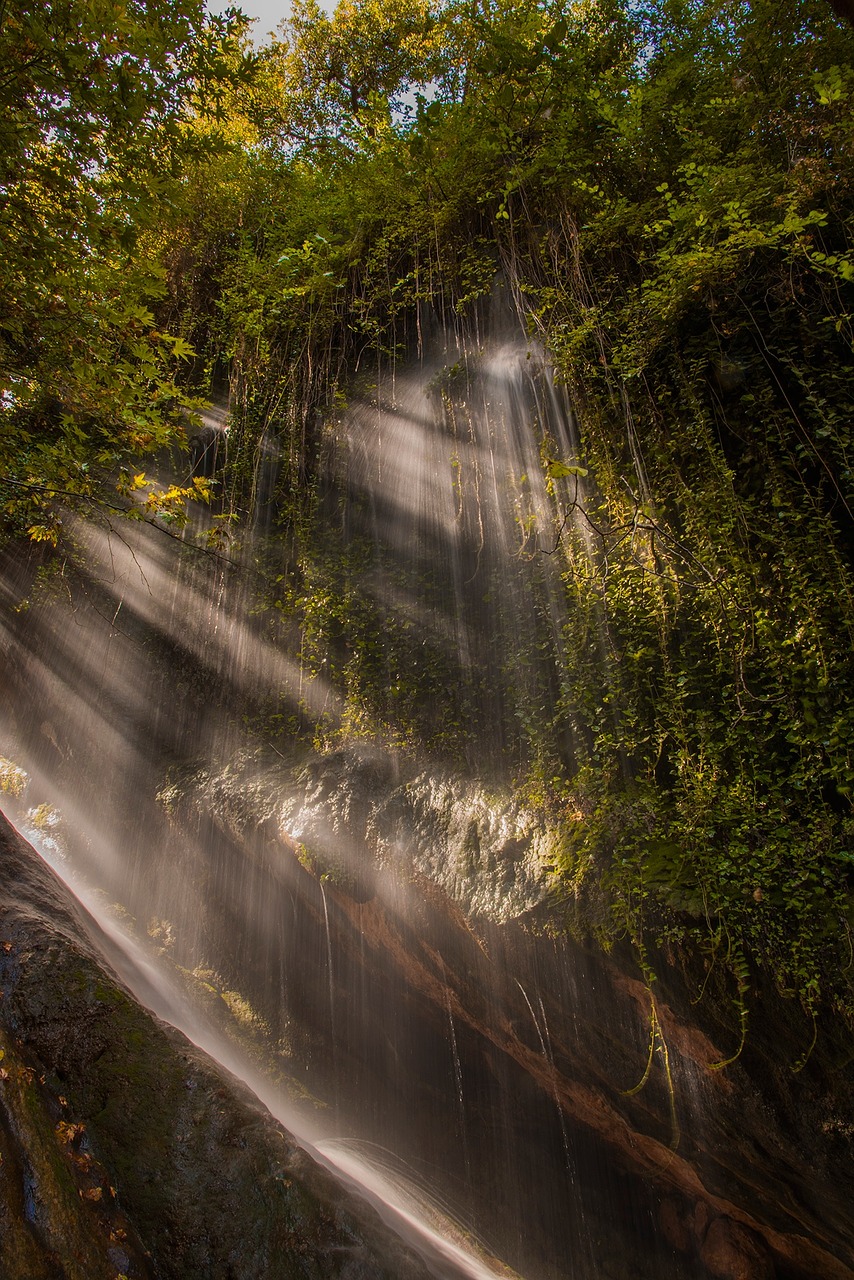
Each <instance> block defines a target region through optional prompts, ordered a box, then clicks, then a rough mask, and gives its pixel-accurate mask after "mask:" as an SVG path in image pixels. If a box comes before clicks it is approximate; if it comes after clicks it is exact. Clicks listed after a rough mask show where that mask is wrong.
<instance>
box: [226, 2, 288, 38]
mask: <svg viewBox="0 0 854 1280" xmlns="http://www.w3.org/2000/svg"><path fill="white" fill-rule="evenodd" d="M229 7H231V8H234V9H242V10H243V12H244V13H245V14H247V15H248V17H250V18H257V19H258V22H256V24H255V26H254V28H253V31H252V34H253V36H254V38H255V43H256V44H265V43H266V41H267V39H268V36H269V33H270V32H271V31H275V29H276V27H277V26H278V25H279V23H280V22H281V20H282V18H284V17H285V16H286V15H287V14H288V13H290V8H291V6H290V4H289V3H288V0H207V9H208V12H209V13H223V12H224V10H226V9H228V8H229Z"/></svg>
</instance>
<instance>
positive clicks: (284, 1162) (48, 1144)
mask: <svg viewBox="0 0 854 1280" xmlns="http://www.w3.org/2000/svg"><path fill="white" fill-rule="evenodd" d="M0 904H2V905H0V943H2V945H0V990H2V999H0V1050H2V1054H3V1056H2V1059H1V1060H0V1158H2V1166H0V1172H2V1176H0V1239H2V1268H0V1272H1V1273H2V1276H3V1280H59V1278H60V1277H61V1278H62V1280H102V1278H103V1280H115V1277H116V1275H117V1274H118V1273H119V1269H120V1270H121V1273H122V1274H124V1275H127V1276H128V1277H130V1280H146V1278H148V1277H157V1278H158V1280H196V1278H197V1280H215V1278H217V1277H222V1278H223V1280H224V1278H225V1277H226V1276H227V1277H229V1280H257V1278H258V1277H261V1276H263V1277H265V1280H297V1277H299V1278H300V1280H302V1278H305V1280H309V1278H313V1280H404V1278H406V1280H423V1278H424V1277H425V1276H426V1274H427V1272H426V1270H425V1267H424V1265H423V1264H422V1262H421V1261H420V1260H419V1259H418V1258H417V1257H415V1256H414V1255H413V1254H412V1253H411V1252H410V1251H409V1250H408V1249H407V1248H405V1247H404V1246H403V1245H402V1243H401V1242H400V1241H399V1240H398V1239H397V1238H396V1237H395V1236H394V1235H393V1234H392V1233H391V1232H390V1231H388V1230H387V1229H386V1228H385V1227H384V1226H383V1225H382V1224H381V1223H380V1221H379V1219H378V1218H377V1217H376V1216H375V1214H374V1213H373V1211H372V1210H371V1209H369V1208H368V1207H367V1206H366V1205H365V1204H363V1203H362V1202H361V1201H359V1200H357V1199H355V1198H354V1197H353V1196H352V1195H351V1194H349V1193H348V1192H345V1191H344V1190H343V1189H342V1188H341V1187H340V1186H339V1185H338V1184H337V1183H336V1182H335V1181H334V1180H333V1179H332V1178H331V1177H330V1176H329V1175H328V1174H327V1173H326V1172H325V1171H324V1170H322V1169H321V1168H320V1167H319V1166H317V1165H316V1164H315V1163H314V1162H313V1161H312V1160H311V1159H310V1158H309V1157H308V1155H307V1154H306V1153H305V1152H304V1151H303V1150H302V1149H300V1148H299V1147H298V1146H297V1145H296V1143H295V1142H294V1141H293V1139H292V1138H290V1137H289V1135H288V1134H287V1133H286V1132H285V1131H284V1130H283V1129H282V1127H281V1126H280V1125H278V1124H277V1123H276V1122H275V1121H274V1120H273V1119H272V1117H271V1116H270V1115H269V1114H268V1113H267V1112H266V1111H265V1110H264V1108H263V1107H262V1106H261V1105H260V1104H259V1103H258V1102H257V1100H256V1099H255V1098H254V1097H253V1096H252V1095H251V1094H249V1092H248V1091H247V1090H246V1089H244V1088H243V1087H242V1086H241V1085H240V1084H239V1083H238V1082H237V1081H235V1080H233V1079H232V1078H231V1077H229V1076H227V1075H226V1073H224V1072H223V1071H222V1070H221V1069H219V1068H218V1067H216V1066H215V1065H214V1064H213V1063H212V1062H211V1061H210V1060H209V1059H208V1058H206V1056H205V1055H204V1054H203V1053H202V1052H201V1051H200V1050H198V1049H196V1048H195V1047H194V1046H192V1045H191V1044H190V1043H189V1042H188V1041H186V1040H185V1039H184V1038H183V1037H182V1036H181V1035H180V1034H178V1033H177V1032H175V1031H173V1030H172V1029H171V1028H167V1027H165V1026H163V1025H162V1024H160V1023H159V1022H157V1020H155V1019H154V1018H153V1017H152V1016H151V1015H149V1014H147V1013H146V1012H145V1011H144V1010H143V1009H142V1008H141V1007H140V1006H139V1005H138V1004H137V1003H136V1001H135V1000H134V999H133V998H132V997H131V996H130V995H129V994H128V993H127V992H126V991H125V990H124V989H123V988H122V986H121V985H120V983H119V982H118V981H117V980H116V979H115V978H114V976H113V975H111V974H110V973H109V972H108V971H107V970H106V969H105V967H104V965H103V964H102V963H101V962H99V960H98V959H97V956H96V951H95V948H94V946H93V942H92V934H91V929H92V928H93V927H94V926H92V924H91V921H89V920H88V918H87V917H86V915H85V913H84V912H83V911H82V909H80V908H79V907H78V906H77V904H76V903H75V902H74V900H73V898H71V896H70V895H69V894H68V893H67V892H66V891H65V890H64V888H63V887H62V886H61V885H60V884H59V883H58V882H57V881H56V880H55V878H54V877H53V876H52V874H51V873H50V872H49V870H48V869H47V868H46V867H45V866H44V865H43V864H42V863H41V862H40V860H39V859H38V857H37V855H36V854H35V853H34V851H33V850H31V849H30V848H29V846H27V845H26V844H25V843H24V842H23V841H22V840H21V839H20V838H18V837H17V836H16V835H15V833H14V832H13V831H12V830H11V829H10V828H9V827H8V825H7V824H6V823H5V820H2V819H0Z"/></svg>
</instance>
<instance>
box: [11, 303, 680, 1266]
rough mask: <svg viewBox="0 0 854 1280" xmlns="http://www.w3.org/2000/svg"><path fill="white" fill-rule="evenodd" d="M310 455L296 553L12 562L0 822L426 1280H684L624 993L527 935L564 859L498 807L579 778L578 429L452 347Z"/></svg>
mask: <svg viewBox="0 0 854 1280" xmlns="http://www.w3.org/2000/svg"><path fill="white" fill-rule="evenodd" d="M214 425H217V424H214ZM219 425H221V424H219ZM321 457H322V459H323V465H322V466H321V468H320V475H319V477H318V484H317V491H316V495H315V496H316V504H315V508H314V511H315V523H314V525H313V527H312V529H311V532H310V536H309V537H308V538H307V539H305V542H304V545H303V547H302V549H301V551H300V552H299V554H298V555H296V556H295V553H294V551H293V546H294V537H293V534H292V532H291V531H289V530H288V529H287V527H285V528H283V529H281V530H279V528H278V526H277V523H276V520H275V519H273V518H272V517H271V504H268V507H267V515H268V516H269V517H270V519H269V520H268V526H265V527H262V528H258V529H256V530H255V531H254V533H253V532H252V531H250V530H248V529H244V530H243V531H242V532H241V534H240V539H239V540H238V543H236V544H235V545H233V546H232V547H231V548H230V549H229V550H228V551H227V553H226V554H220V555H212V554H209V553H207V552H205V551H199V550H193V549H192V548H190V547H189V546H181V545H180V544H179V543H178V542H176V540H175V539H174V538H170V537H167V536H165V535H164V533H163V532H162V531H158V530H157V529H154V528H152V527H150V526H147V525H145V524H140V523H132V522H128V523H127V524H125V523H106V522H104V521H99V520H97V519H94V518H93V519H91V520H84V519H82V518H80V517H75V518H72V517H71V516H69V517H68V520H67V525H68V528H69V531H70V538H71V540H72V541H73V543H74V545H75V547H76V553H77V554H76V559H75V560H72V559H71V558H69V559H68V560H67V561H65V562H60V563H58V564H55V565H53V566H50V567H48V568H46V569H43V570H42V569H39V570H38V571H36V569H35V563H34V562H30V561H28V559H27V557H26V555H24V556H18V557H15V556H8V557H7V559H6V563H5V565H4V572H3V576H2V581H0V591H2V596H0V604H1V605H2V614H0V622H2V632H0V642H2V650H3V654H4V659H5V666H6V690H7V697H6V699H5V701H4V704H3V707H2V712H0V755H2V756H4V757H5V758H6V759H7V760H8V761H11V762H13V763H14V765H15V766H17V767H19V768H20V769H21V770H23V771H24V772H25V774H26V776H27V779H28V782H27V786H26V789H25V791H24V792H23V794H22V796H21V797H20V798H19V799H18V800H17V801H15V800H13V799H11V798H9V799H8V804H7V807H8V808H9V809H10V811H12V810H14V812H13V817H15V818H16V819H17V821H18V822H19V824H21V825H22V826H23V828H24V829H25V830H28V831H29V832H30V834H31V835H32V836H33V837H34V838H37V839H39V840H40V841H41V846H42V848H43V849H44V850H45V851H46V853H48V854H49V855H50V857H51V860H52V862H53V864H54V866H55V867H56V868H57V870H58V871H59V872H60V874H61V875H62V876H63V878H64V879H66V880H67V881H68V882H69V883H71V884H72V885H73V887H74V891H75V893H77V894H78V896H80V897H81V898H82V899H83V900H84V901H85V902H86V903H87V904H88V906H89V908H90V910H91V911H92V912H93V914H94V915H95V916H96V918H97V919H98V920H99V921H100V922H101V926H102V930H103V945H104V946H105V948H107V949H108V950H109V951H110V954H111V956H112V957H113V960H114V962H115V963H116V964H117V965H119V967H120V968H121V971H122V973H123V974H124V975H125V977H126V980H127V981H128V983H129V984H130V985H131V986H132V987H133V988H134V989H135V990H136V991H137V992H138V993H139V995H140V997H141V998H142V999H143V1000H144V1001H145V1002H146V1003H148V1004H149V1005H150V1006H151V1007H152V1008H154V1009H155V1010H156V1011H157V1012H159V1013H160V1014H161V1015H162V1016H163V1017H166V1018H168V1019H169V1020H171V1021H173V1022H174V1023H175V1025H177V1026H179V1027H180V1028H181V1029H182V1030H184V1031H185V1033H186V1034H187V1035H189V1036H190V1037H191V1038H193V1039H194V1040H196V1041H197V1042H198V1043H199V1044H200V1045H201V1046H202V1047H204V1048H206V1049H207V1050H208V1051H209V1052H211V1053H212V1054H213V1055H214V1056H215V1057H217V1058H218V1059H219V1060H220V1061H222V1062H223V1063H224V1064H225V1065H227V1066H228V1067H229V1069H230V1070H233V1071H234V1072H235V1073H236V1074H238V1075H240V1076H241V1077H242V1078H243V1079H245V1080H247V1082H248V1083H249V1084H250V1085H251V1087H252V1088H254V1089H255V1090H256V1092H257V1093H258V1096H259V1097H260V1098H261V1099H262V1100H263V1101H264V1102H265V1103H266V1104H267V1105H268V1106H269V1108H270V1109H271V1111H272V1112H273V1113H274V1114H275V1115H277V1116H279V1117H280V1118H281V1119H282V1121H283V1123H285V1124H286V1126H287V1127H288V1128H290V1129H291V1130H292V1131H293V1132H294V1133H295V1134H296V1135H297V1136H298V1137H299V1139H300V1141H303V1142H304V1143H305V1144H306V1145H307V1146H309V1147H310V1148H311V1149H312V1150H313V1151H314V1152H315V1153H316V1154H317V1155H318V1157H319V1158H321V1159H323V1160H324V1161H325V1162H326V1163H328V1164H330V1165H334V1166H335V1167H336V1168H337V1169H338V1171H339V1173H340V1174H341V1175H342V1176H345V1177H346V1178H348V1179H349V1180H351V1181H352V1182H354V1183H356V1184H358V1185H359V1186H360V1187H361V1188H362V1190H363V1193H364V1194H366V1195H368V1196H370V1197H371V1198H372V1199H373V1200H374V1201H375V1202H376V1203H377V1204H379V1205H380V1206H385V1208H384V1212H386V1213H387V1214H388V1215H389V1217H390V1218H391V1219H392V1220H393V1221H394V1222H395V1224H396V1229H398V1230H400V1231H401V1232H405V1233H407V1234H408V1235H409V1236H410V1237H411V1238H413V1239H417V1240H418V1241H420V1242H421V1243H420V1245H419V1247H421V1248H422V1251H423V1252H425V1254H426V1255H429V1256H430V1258H431V1259H432V1262H431V1265H432V1266H433V1268H434V1273H435V1275H436V1276H437V1277H451V1276H471V1277H478V1278H479V1280H486V1278H487V1277H490V1276H495V1275H502V1274H509V1272H508V1271H507V1269H506V1268H512V1269H513V1273H515V1274H519V1275H521V1276H523V1277H524V1280H565V1278H566V1277H572V1278H573V1280H602V1278H603V1277H616V1278H617V1280H622V1277H623V1276H625V1275H626V1274H628V1272H627V1271H626V1262H625V1259H626V1258H627V1257H631V1259H632V1262H631V1274H632V1276H633V1277H636V1280H671V1278H672V1280H688V1278H689V1277H690V1276H692V1275H695V1274H698V1273H697V1272H696V1271H695V1269H694V1268H693V1265H692V1264H691V1262H690V1260H689V1261H688V1262H684V1261H680V1257H681V1255H677V1253H675V1252H674V1249H673V1248H672V1247H671V1245H670V1244H668V1243H667V1242H666V1241H664V1242H663V1243H662V1240H661V1239H660V1236H659V1234H658V1233H657V1231H656V1229H655V1228H654V1226H653V1225H652V1219H653V1215H654V1214H655V1213H657V1212H658V1207H659V1202H660V1198H661V1193H660V1190H658V1189H656V1188H658V1186H659V1183H657V1182H656V1181H655V1179H658V1180H659V1182H660V1183H661V1184H662V1185H665V1184H666V1185H676V1180H677V1173H678V1170H679V1169H680V1168H681V1166H680V1165H679V1159H680V1157H678V1156H677V1155H675V1154H674V1153H673V1152H672V1151H670V1149H669V1147H668V1141H669V1128H668V1115H669V1107H668V1102H667V1099H666V1098H664V1099H663V1100H662V1098H663V1095H662V1089H663V1085H662V1084H661V1081H656V1080H655V1079H653V1080H651V1082H650V1086H649V1091H648V1093H647V1094H646V1095H645V1096H644V1098H643V1099H641V1100H640V1101H638V1100H636V1099H629V1098H628V1096H627V1095H624V1094H621V1093H620V1089H621V1088H625V1087H626V1085H627V1082H628V1081H629V1080H630V1079H631V1076H632V1073H633V1072H634V1070H635V1066H636V1064H637V1062H638V1061H641V1062H642V1061H643V1059H644V1054H645V1045H646V1043H647V1042H648V1006H646V1005H644V1002H643V998H642V997H643V996H644V994H645V992H644V989H643V987H642V985H641V984H639V983H637V982H635V986H634V987H633V986H632V985H631V983H629V982H628V981H627V982H626V983H625V984H624V985H623V987H621V988H619V984H617V985H614V984H612V985H611V987H610V988H609V987H608V985H607V982H606V981H605V979H604V978H603V976H602V974H603V972H604V970H603V967H602V966H603V964H604V962H600V961H599V960H598V959H596V958H595V957H593V956H591V955H589V954H587V953H585V952H583V951H582V950H580V949H577V948H576V949H574V950H572V961H571V963H570V960H569V958H568V957H569V955H570V950H571V948H570V944H569V943H567V942H566V941H564V940H560V939H557V938H554V937H552V936H551V934H550V933H549V931H548V928H547V926H548V924H549V920H550V918H551V916H550V911H551V908H550V905H549V904H550V888H551V881H550V875H551V870H550V868H551V865H552V863H553V859H554V849H553V846H552V844H551V843H550V842H551V840H552V833H550V831H549V829H548V824H547V823H546V822H545V820H544V819H543V817H542V815H538V814H537V813H536V812H534V811H533V810H532V809H530V808H529V807H526V805H525V804H524V803H523V802H522V801H521V800H520V799H519V797H518V796H517V795H516V794H514V788H513V782H514V779H516V778H518V777H519V776H521V775H522V774H523V773H524V771H525V768H526V767H527V766H528V765H529V764H530V761H531V759H532V757H533V755H534V753H535V752H536V751H537V750H538V749H539V747H541V746H542V744H545V748H544V749H546V750H547V752H548V753H551V755H552V756H553V757H554V758H556V759H558V760H559V761H562V762H563V763H564V764H565V765H566V766H567V767H571V766H572V762H573V757H574V752H575V740H574V734H575V732H576V731H575V728H574V725H573V718H572V708H571V706H570V705H569V698H568V690H567V673H566V670H565V657H564V654H565V644H566V619H567V612H566V610H567V604H566V597H565V591H564V586H563V583H562V579H561V555H560V548H561V545H562V544H561V539H562V538H564V537H565V536H566V535H567V532H568V531H569V530H570V528H571V526H572V525H573V522H575V521H577V528H576V529H575V535H576V536H577V538H578V539H579V540H580V545H584V544H585V539H586V538H587V537H588V531H587V529H586V526H585V524H584V521H583V519H580V517H579V514H578V513H579V512H580V511H581V509H582V507H583V501H584V492H583V486H582V482H581V481H580V480H579V477H578V476H577V475H576V476H573V474H572V473H571V472H570V475H569V476H568V477H566V478H561V479H560V480H558V481H551V480H550V479H549V475H548V464H549V460H550V459H557V460H560V461H562V462H563V463H564V464H565V465H566V466H567V467H569V468H572V467H574V466H575V465H576V464H578V463H579V462H580V461H582V460H581V459H580V455H579V444H578V439H577V436H576V432H575V425H574V421H573V418H572V414H571V413H570V411H569V408H568V405H567V403H566V400H565V398H564V396H563V394H562V392H561V390H560V388H558V387H556V386H555V384H554V381H553V379H552V377H551V374H550V371H549V369H548V366H547V364H546V363H545V361H544V360H543V358H542V355H541V353H539V352H538V351H537V350H536V349H535V348H534V347H533V346H532V345H531V344H530V343H529V342H528V340H527V339H526V337H525V335H524V333H521V334H520V333H519V332H515V331H513V332H511V331H510V330H509V329H508V328H507V327H506V325H505V326H504V327H503V328H500V327H499V328H496V330H495V331H494V333H493V336H492V337H489V338H484V337H482V336H481V337H480V338H478V340H477V341H475V340H474V339H473V338H472V336H471V335H468V336H463V337H460V336H454V335H449V334H442V333H439V334H437V335H436V337H435V340H434V342H433V345H432V347H431V348H430V350H429V351H428V352H427V353H426V354H425V356H424V358H423V359H422V360H420V361H415V362H413V363H412V364H411V365H409V366H406V367H398V368H397V369H396V370H386V369H384V368H382V367H380V368H378V369H377V370H376V371H375V373H374V374H372V375H370V377H369V376H367V375H366V374H365V372H364V370H362V371H360V372H359V374H358V376H357V377H356V378H355V379H354V382H353V385H352V387H351V388H350V392H349V403H348V405H347V407H346V408H340V409H339V410H338V411H337V412H336V415H335V416H334V418H331V419H330V420H329V421H328V422H327V424H326V426H325V428H324V437H323V441H322V448H321ZM274 458H275V450H274V449H271V450H270V451H269V453H268V454H267V455H266V461H265V466H267V467H268V469H269V475H268V479H270V477H271V476H272V468H273V463H274ZM184 465H186V464H184ZM285 515H287V513H285ZM203 519H204V514H203V513H197V514H196V515H195V516H194V520H195V521H196V523H197V524H201V523H202V522H203ZM283 519H284V517H283ZM590 553H591V555H592V554H593V549H592V548H591V549H590ZM33 554H35V553H33ZM348 627H349V628H350V631H349V632H348V631H347V628H348ZM360 628H361V629H360ZM558 707H559V708H561V715H557V714H556V713H555V709H556V708H558ZM538 744H539V746H538ZM20 776H23V775H20ZM48 841H50V842H52V843H48ZM333 958H334V962H335V963H334V969H333ZM618 988H619V989H618ZM636 988H638V989H639V992H640V994H638V993H637V991H636ZM528 991H534V992H536V993H537V1000H538V1008H539V1017H538V1016H537V1015H536V1014H535V1011H534V1005H533V1003H532V1001H531V999H529V996H528V994H527V992H528ZM626 992H628V993H629V994H628V995H627V994H626ZM532 1024H533V1025H532ZM449 1038H450V1046H449ZM449 1048H450V1053H451V1055H452V1070H451V1071H449V1069H448V1053H449ZM250 1064H251V1065H250ZM675 1070H677V1069H676V1068H675ZM680 1072H681V1074H679V1073H680ZM699 1072H700V1067H699V1066H698V1065H696V1063H695V1062H694V1060H693V1059H690V1057H686V1058H685V1060H684V1062H683V1063H682V1065H681V1066H679V1067H678V1070H677V1075H678V1079H677V1083H678V1084H679V1086H680V1087H681V1088H683V1089H685V1090H686V1091H688V1092H690V1091H691V1090H692V1089H693V1090H694V1092H696V1091H697V1090H698V1089H699V1085H698V1084H697V1081H698V1080H699ZM656 1089H658V1091H659V1092H658V1094H656V1092H655V1090H656ZM632 1108H634V1110H632ZM556 1111H557V1115H556V1114H555V1112H556ZM662 1114H663V1115H664V1120H663V1121H661V1119H660V1117H661V1115H662ZM632 1126H634V1127H635V1128H636V1129H637V1130H638V1131H639V1132H641V1133H642V1135H643V1136H642V1139H638V1140H637V1142H636V1141H635V1138H634V1136H633V1133H634V1129H633V1128H632ZM368 1151H370V1152H372V1153H373V1155H372V1156H371V1157H370V1158H369V1159H367V1158H365V1153H366V1152H368ZM402 1170H403V1171H405V1172H404V1173H402V1172H401V1171H402ZM638 1170H640V1171H641V1175H642V1176H639V1174H638ZM680 1176H681V1175H680ZM684 1177H685V1180H686V1182H687V1180H688V1175H687V1173H686V1174H685V1175H684ZM668 1180H669V1182H668ZM615 1224H616V1225H615ZM478 1242H481V1243H478ZM495 1259H501V1260H502V1261H501V1262H498V1261H495ZM699 1274H704V1273H702V1272H700V1273H699Z"/></svg>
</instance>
